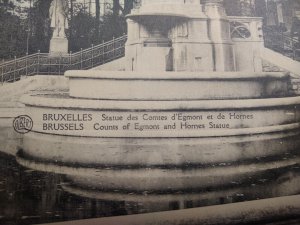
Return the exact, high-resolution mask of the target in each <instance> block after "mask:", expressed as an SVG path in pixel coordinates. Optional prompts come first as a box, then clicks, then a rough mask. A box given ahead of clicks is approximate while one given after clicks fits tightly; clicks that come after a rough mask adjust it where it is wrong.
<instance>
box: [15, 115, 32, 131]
mask: <svg viewBox="0 0 300 225" xmlns="http://www.w3.org/2000/svg"><path fill="white" fill-rule="evenodd" d="M13 127H14V129H15V131H16V132H18V133H20V134H26V133H28V132H30V131H31V130H32V127H33V121H32V119H31V118H30V116H27V115H21V116H18V117H16V118H15V119H14V121H13Z"/></svg>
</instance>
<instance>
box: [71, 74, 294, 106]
mask: <svg viewBox="0 0 300 225" xmlns="http://www.w3.org/2000/svg"><path fill="white" fill-rule="evenodd" d="M65 76H66V77H68V78H69V85H70V96H71V97H76V98H86V99H110V100H200V99H202V100H203V99H248V98H269V97H284V96H289V95H290V93H289V87H290V79H289V76H288V74H286V73H272V72H270V73H249V72H222V73H214V72H211V73H210V72H205V73H204V72H197V73H196V72H128V71H113V72H111V71H67V72H66V74H65Z"/></svg>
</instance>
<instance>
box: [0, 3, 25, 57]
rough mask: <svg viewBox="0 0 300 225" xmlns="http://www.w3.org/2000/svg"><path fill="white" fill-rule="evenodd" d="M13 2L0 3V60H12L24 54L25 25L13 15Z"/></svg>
mask: <svg viewBox="0 0 300 225" xmlns="http://www.w3.org/2000/svg"><path fill="white" fill-rule="evenodd" d="M15 8H16V6H15V5H14V4H13V1H8V0H1V1H0V59H5V60H8V59H12V58H14V56H17V57H19V56H22V55H24V53H25V52H26V40H27V35H26V34H27V32H26V28H27V27H26V24H24V22H23V21H22V20H21V19H20V18H19V17H18V16H17V15H15V13H14V10H15Z"/></svg>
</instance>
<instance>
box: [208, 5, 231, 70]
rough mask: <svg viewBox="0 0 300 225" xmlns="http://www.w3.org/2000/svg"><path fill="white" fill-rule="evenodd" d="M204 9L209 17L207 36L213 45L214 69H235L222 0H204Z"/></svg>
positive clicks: (227, 22)
mask: <svg viewBox="0 0 300 225" xmlns="http://www.w3.org/2000/svg"><path fill="white" fill-rule="evenodd" d="M204 9H205V10H204V11H205V14H206V15H207V17H208V19H209V31H210V32H209V36H210V39H211V41H212V42H213V46H214V64H215V65H214V66H215V68H214V70H215V71H235V63H234V62H235V59H234V51H233V44H232V41H231V37H230V24H229V21H228V18H227V15H226V13H225V9H224V7H223V0H206V1H205V5H204Z"/></svg>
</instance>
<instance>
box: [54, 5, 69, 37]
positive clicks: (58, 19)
mask: <svg viewBox="0 0 300 225" xmlns="http://www.w3.org/2000/svg"><path fill="white" fill-rule="evenodd" d="M49 15H50V19H51V25H50V26H51V28H54V30H53V38H66V33H65V29H68V2H67V1H66V0H53V1H52V2H51V5H50V10H49Z"/></svg>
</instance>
